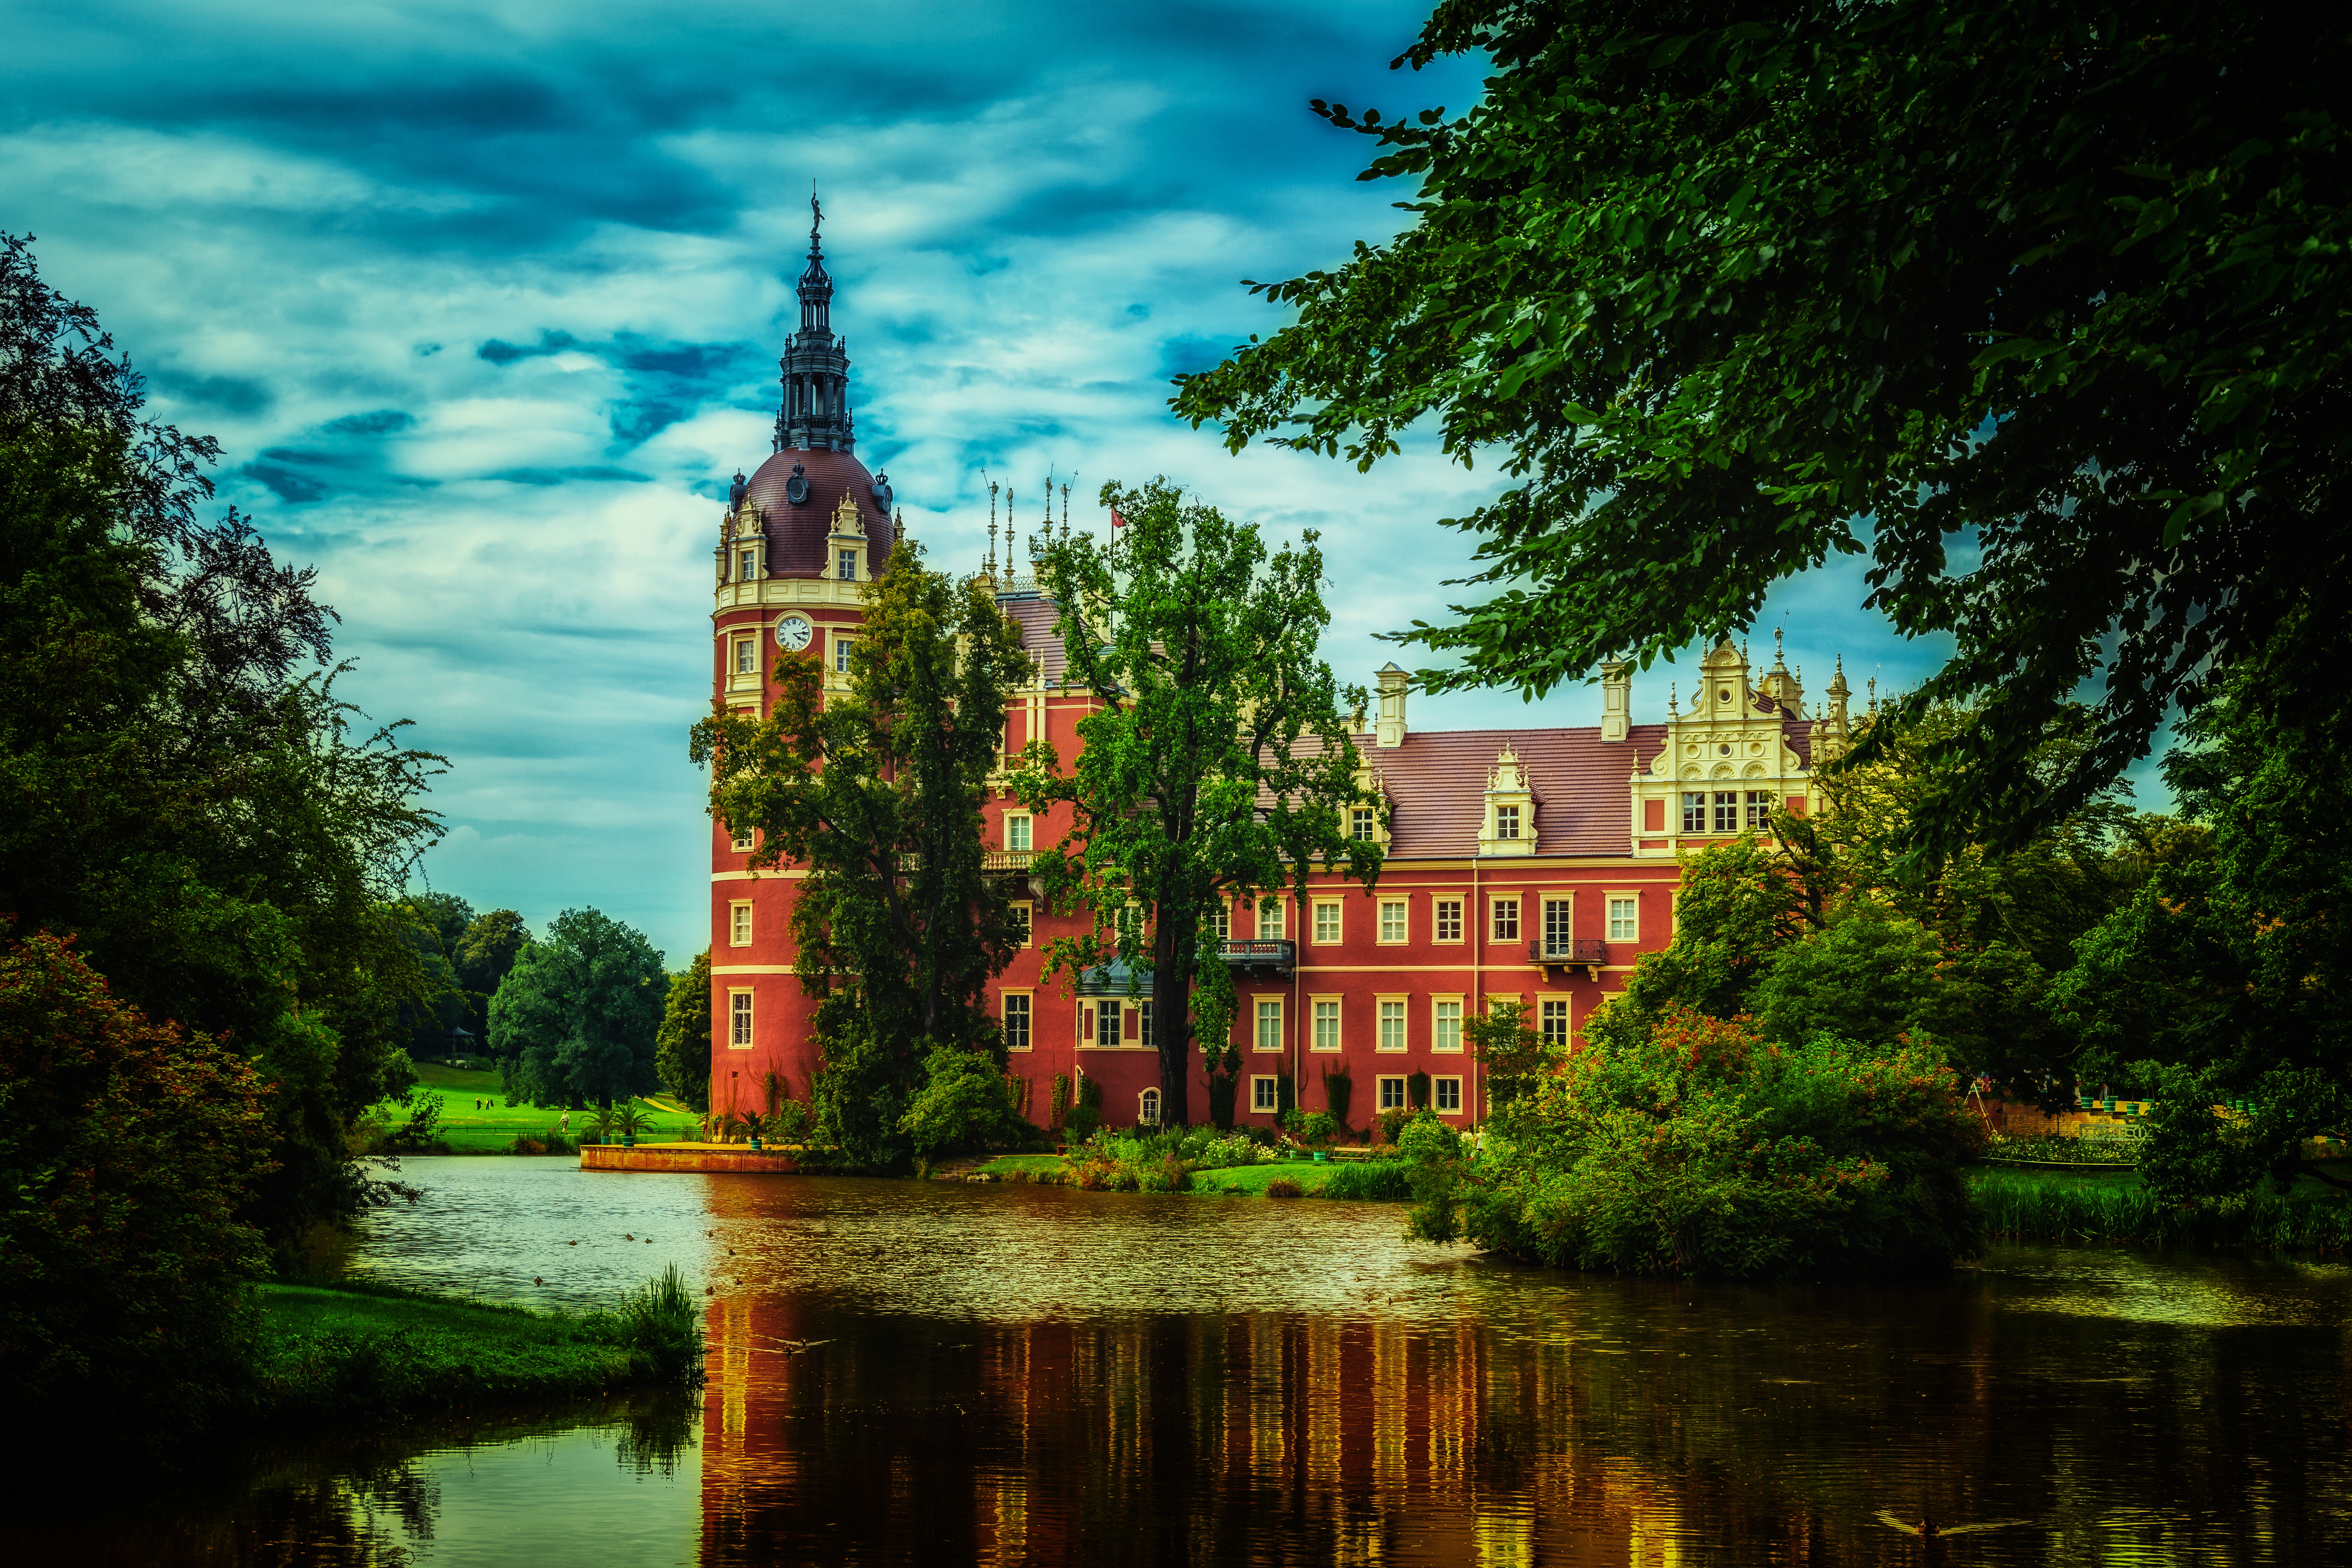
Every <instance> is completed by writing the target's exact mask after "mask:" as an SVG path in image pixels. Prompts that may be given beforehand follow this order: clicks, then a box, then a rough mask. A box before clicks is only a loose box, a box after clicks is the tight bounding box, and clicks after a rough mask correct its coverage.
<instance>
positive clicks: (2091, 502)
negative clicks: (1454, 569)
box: [1175, 0, 2352, 842]
mask: <svg viewBox="0 0 2352 1568" xmlns="http://www.w3.org/2000/svg"><path fill="white" fill-rule="evenodd" d="M1464 54H1470V55H1479V54H1483V55H1485V56H1486V57H1487V58H1491V59H1492V61H1493V64H1494V70H1493V73H1492V74H1491V75H1490V76H1489V77H1488V78H1487V79H1486V87H1485V91H1484V93H1483V95H1482V96H1481V98H1480V100H1479V101H1478V102H1477V103H1476V104H1475V106H1474V107H1473V108H1471V109H1470V110H1467V111H1466V112H1463V113H1458V114H1454V115H1451V116H1449V115H1447V114H1446V113H1445V112H1444V110H1426V111H1423V112H1421V113H1418V114H1416V115H1409V116H1402V117H1397V118H1388V117H1384V116H1382V115H1381V114H1380V113H1378V112H1374V111H1364V112H1360V113H1359V112H1356V111H1352V110H1349V109H1348V108H1347V107H1346V106H1344V105H1339V104H1329V105H1326V104H1323V103H1321V102H1319V101H1318V103H1317V105H1316V108H1317V110H1318V112H1319V113H1322V114H1323V115H1324V116H1325V117H1326V118H1328V120H1329V121H1331V122H1332V123H1333V124H1334V125H1336V126H1339V127H1340V128H1342V129H1347V130H1350V131H1355V132H1361V133H1363V134H1365V135H1368V136H1370V137H1371V138H1373V139H1374V140H1375V141H1376V142H1379V144H1380V146H1381V152H1380V153H1379V154H1378V155H1377V156H1376V158H1375V160H1374V161H1373V162H1372V163H1371V164H1370V167H1368V168H1367V169H1366V170H1365V171H1364V173H1363V174H1362V175H1361V176H1360V177H1361V178H1364V179H1370V180H1379V179H1402V180H1406V181H1409V182H1412V183H1413V185H1414V188H1415V194H1414V195H1413V196H1412V198H1411V199H1409V200H1407V201H1404V202H1402V203H1400V204H1399V205H1401V206H1402V207H1404V208H1405V209H1406V210H1408V211H1409V212H1411V213H1412V215H1413V218H1414V221H1413V225H1412V227H1411V228H1409V229H1408V230H1406V231H1405V232H1404V233H1403V234H1402V235H1400V236H1399V237H1397V238H1395V239H1394V240H1393V241H1391V242H1389V243H1386V244H1382V245H1377V246H1373V245H1359V246H1358V247H1357V248H1356V251H1355V253H1354V255H1353V256H1352V257H1351V258H1349V259H1348V260H1347V261H1346V262H1344V263H1343V264H1341V265H1339V266H1338V267H1335V268H1330V269H1328V270H1323V271H1316V272H1311V273H1308V274H1307V275H1306V276H1304V277H1300V278H1297V279H1291V280H1289V281H1287V282H1283V283H1277V284H1271V285H1254V286H1253V287H1255V288H1259V289H1262V290H1263V291H1264V292H1265V293H1266V294H1267V296H1268V297H1269V298H1271V299H1273V300H1276V301H1277V302H1279V303H1282V304H1285V305H1287V306H1289V307H1291V308H1292V309H1294V310H1296V311H1297V323H1296V324H1295V325H1293V326H1291V327H1288V328H1286V329H1285V330H1283V331H1278V332H1276V334H1274V335H1273V336H1272V337H1271V338H1269V339H1267V340H1266V341H1265V342H1252V343H1250V344H1248V345H1244V346H1243V347H1242V348H1240V349H1238V350H1236V351H1235V353H1234V355H1233V357H1232V358H1231V359H1229V360H1228V361H1227V362H1226V363H1223V364H1222V365H1220V366H1218V367H1216V368H1214V369H1213V370H1211V371H1209V372H1206V373H1204V374H1200V375H1195V376H1191V377H1187V378H1184V379H1183V380H1182V381H1181V384H1180V390H1179V395H1177V397H1176V399H1175V405H1176V407H1177V408H1178V410H1179V411H1180V412H1181V413H1182V414H1184V415H1186V416H1190V417H1191V418H1192V420H1193V421H1194V422H1195V423H1196V424H1198V423H1201V422H1203V421H1211V420H1213V421H1217V422H1220V423H1221V424H1222V425H1223V427H1224V430H1225V432H1226V436H1227V439H1228V441H1229V443H1230V444H1232V445H1233V446H1234V447H1236V448H1238V447H1240V446H1241V445H1242V444H1244V443H1245V442H1246V441H1249V440H1251V439H1253V438H1256V437H1262V436H1263V437H1270V438H1273V439H1276V440H1278V441H1281V442H1286V443H1288V444H1290V445H1294V446H1297V447H1303V448H1306V449H1310V450H1316V451H1321V452H1325V453H1328V454H1332V455H1339V454H1340V453H1342V452H1344V453H1345V454H1346V455H1347V456H1348V457H1349V458H1353V459H1354V460H1355V461H1356V462H1358V463H1359V464H1360V465H1369V464H1370V463H1371V462H1373V461H1375V460H1377V459H1378V458H1381V457H1382V456H1384V455H1387V454H1389V453H1391V452H1394V451H1395V450H1397V444H1398V438H1399V435H1400V433H1401V432H1402V430H1403V429H1404V428H1405V427H1406V426H1409V425H1412V423H1413V422H1414V421H1416V420H1420V419H1423V418H1424V417H1427V418H1430V419H1433V421H1434V422H1435V424H1436V425H1437V427H1438V428H1439V430H1440V431H1441V432H1442V436H1443V439H1444V446H1445V449H1446V450H1447V451H1448V452H1449V453H1451V454H1453V455H1454V457H1456V458H1459V459H1460V460H1462V461H1463V462H1465V463H1467V462H1469V461H1471V460H1472V458H1474V457H1475V456H1476V455H1478V454H1479V453H1481V452H1482V451H1483V452H1486V453H1489V454H1491V455H1492V456H1493V457H1494V458H1496V459H1497V460H1499V461H1500V463H1501V464H1502V467H1503V469H1504V472H1505V473H1506V475H1507V476H1508V478H1509V479H1510V481H1511V483H1510V486H1509V488H1507V489H1505V490H1504V491H1503V492H1502V493H1501V494H1500V495H1498V496H1497V497H1496V499H1495V500H1493V501H1492V502H1491V503H1489V504H1488V505H1486V506H1485V507H1483V508H1481V509H1480V510H1477V511H1475V512H1474V513H1472V514H1471V515H1470V516H1468V517H1465V518H1462V519H1459V520H1456V521H1455V524H1454V525H1455V526H1457V527H1461V528H1464V529H1466V530H1468V531H1472V532H1473V533H1475V534H1476V535H1477V536H1478V538H1479V540H1480V542H1481V549H1480V556H1479V559H1480V561H1481V563H1483V570H1482V571H1481V573H1480V574H1478V575H1476V576H1475V577H1474V578H1472V579H1470V583H1471V584H1473V585H1475V586H1478V587H1483V588H1486V589H1490V590H1492V592H1491V595H1490V596H1489V597H1487V598H1486V599H1485V600H1483V601H1481V602H1476V603H1473V604H1470V605H1465V606H1458V607H1457V611H1456V613H1457V615H1458V616H1459V617H1460V618H1459V619H1458V620H1456V621H1455V622H1454V623H1453V624H1450V625H1445V626H1417V627H1416V628H1415V629H1414V631H1413V632H1412V637H1413V639H1414V640H1416V641H1418V642H1419V643H1421V644H1422V645H1423V646H1424V647H1427V648H1429V649H1430V650H1431V651H1432V652H1433V653H1440V654H1450V655H1456V656H1459V658H1460V663H1459V664H1458V665H1455V666H1454V667H1452V668H1445V669H1440V670H1433V671H1431V672H1428V673H1427V675H1426V676H1425V679H1428V680H1429V681H1430V682H1431V683H1432V684H1433V685H1436V686H1443V685H1446V684H1463V683H1470V682H1488V681H1507V682H1515V683H1518V684H1520V685H1522V686H1524V687H1526V688H1527V689H1530V690H1534V691H1541V690H1544V689H1548V688H1549V687H1550V686H1551V685H1553V684H1554V683H1556V682H1558V681H1560V680H1563V679H1577V678H1579V677H1581V676H1583V675H1584V674H1585V673H1586V672H1588V671H1590V670H1591V668H1594V666H1595V665H1597V664H1598V663H1599V662H1600V661H1601V659H1602V658H1606V657H1608V656H1610V655H1611V654H1612V653H1615V652H1618V651H1621V650H1628V649H1630V650H1633V651H1635V652H1636V653H1638V654H1639V655H1640V656H1641V657H1642V658H1643V659H1644V660H1645V661H1646V660H1647V659H1649V658H1655V657H1659V656H1663V655H1668V654H1671V653H1672V652H1674V651H1675V650H1676V649H1679V648H1681V647H1686V646H1688V645H1689V644H1690V643H1691V642H1693V641H1694V640H1695V639H1696V638H1699V637H1712V636H1714V635H1716V634H1718V633H1721V632H1723V631H1725V630H1727V629H1728V628H1730V627H1732V626H1738V625H1741V624H1744V623H1746V622H1747V621H1748V618H1749V617H1751V616H1753V615H1754V614H1755V613H1756V611H1757V610H1758V608H1759V606H1760V605H1761V604H1762V602H1763V598H1764V595H1765V594H1766V592H1767V591H1768V589H1769V587H1770V586H1771V584H1773V583H1774V582H1775V581H1776V580H1777V579H1779V578H1780V577H1783V576H1785V575H1787V574H1790V573H1794V572H1800V571H1803V570H1805V569H1807V568H1809V567H1812V566H1817V565H1819V564H1821V563H1822V562H1824V561H1825V560H1827V559H1828V557H1829V556H1831V555H1832V554H1852V555H1861V556H1864V557H1866V558H1867V560H1868V563H1869V565H1868V580H1869V583H1870V585H1871V590H1872V592H1871V597H1870V603H1871V604H1873V605H1875V606H1876V607H1877V608H1879V609H1880V610H1882V611H1883V612H1884V613H1885V615H1886V616H1887V617H1888V619H1889V621H1890V622H1891V623H1892V625H1893V626H1895V629H1896V630H1898V631H1900V632H1901V633H1903V634H1904V635H1906V636H1920V635H1926V634H1943V635H1948V636H1949V637H1951V638H1952V639H1953V641H1954V644H1955V647H1954V651H1953V653H1952V655H1951V657H1950V658H1949V659H1948V661H1947V663H1946V664H1945V666H1944V667H1943V668H1942V669H1941V670H1940V671H1939V672H1938V673H1937V675H1936V676H1935V677H1934V678H1933V679H1930V680H1929V681H1927V683H1926V684H1925V685H1924V686H1922V687H1921V688H1920V689H1918V690H1916V691H1915V692H1913V693H1911V694H1910V695H1909V696H1908V697H1907V698H1906V700H1904V702H1903V703H1902V704H1900V705H1899V706H1898V709H1897V716H1898V717H1901V718H1911V717H1916V715H1918V714H1920V713H1923V712H1925V711H1927V710H1928V709H1929V707H1930V706H1931V705H1933V704H1935V703H1937V702H1943V701H1952V700H1965V701H1967V702H1969V704H1971V706H1970V718H1969V723H1968V724H1967V725H1966V726H1965V727H1964V728H1963V729H1961V730H1960V731H1958V732H1956V733H1955V734H1953V735H1952V736H1950V737H1949V738H1948V741H1947V742H1946V746H1947V750H1948V752H1950V753H1951V754H1952V755H1953V756H1955V757H1956V758H1958V759H1961V760H1964V761H1965V762H1966V763H1967V764H1968V765H1967V766H1966V767H1965V768H1961V769H1958V770H1956V771H1955V773H1953V774H1952V776H1951V777H1950V778H1949V779H1948V788H1949V790H1950V792H1951V798H1952V799H1953V800H1954V801H1955V803H1957V804H1958V805H1961V806H1963V807H1965V810H1964V811H1963V812H1962V813H1960V814H1958V815H1955V816H1938V817H1936V818H1932V819H1929V820H1928V821H1926V822H1924V823H1922V824H1920V825H1919V829H1920V831H1921V833H1922V834H1923V835H1925V836H1927V837H1931V838H1949V837H1952V836H1955V835H1959V834H1963V833H1966V832H1970V831H1977V832H1990V834H1991V835H1992V836H1993V837H1994V838H1995V839H1996V840H1998V841H2001V842H2012V841H2015V840H2018V839H2021V838H2023V837H2027V836H2029V835H2030V833H2031V832H2032V830H2033V828H2035V827H2036V826H2040V825H2042V824H2045V823H2047V822H2049V821H2053V820H2056V819H2060V818H2063V817H2064V816H2067V815H2068V814H2070V813H2071V812H2073V811H2074V810H2075V809H2077V808H2079V807H2080V806H2081V805H2084V803H2085V802H2087V801H2088V800H2090V799H2091V798H2092V797H2093V795H2095V793H2096V792H2097V790H2098V789H2099V787H2100V786H2101V785H2102V784H2105V783H2106V782H2107V781H2109V780H2112V779H2114V778H2115V777H2116V776H2117V775H2118V774H2119V773H2120V772H2121V771H2122V769H2123V768H2125V767H2126V765H2127V764H2129V763H2131V762H2132V761H2134V760H2135V759H2137V757H2139V756H2140V755H2142V754H2144V753H2145V752H2146V749H2147V745H2148V743H2149V742H2150V739H2151V737H2152V736H2153V735H2155V734H2156V733H2157V731H2158V729H2159V727H2160V726H2161V725H2162V723H2163V722H2164V721H2165V719H2166V717H2167V714H2168V711H2169V710H2170V707H2171V705H2172V704H2174V703H2176V702H2187V703H2189V704H2192V705H2193V704H2194V703H2195V702H2197V701H2198V700H2201V698H2202V697H2203V695H2204V694H2205V692H2206V690H2207V689H2208V681H2209V678H2210V672H2211V671H2213V670H2214V669H2216V668H2225V667H2227V666H2228V665H2230V664H2231V663H2232V662H2235V661H2238V660H2240V659H2242V658H2246V657H2247V656H2248V655H2249V654H2250V653H2251V652H2252V650H2255V649H2258V648H2260V647H2263V645H2264V643H2265V641H2266V640H2267V639H2268V638H2269V637H2271V635H2272V634H2273V630H2274V628H2275V627H2276V626H2277V625H2278V624H2279V622H2280V620H2281V618H2282V617H2283V616H2285V615H2288V614H2290V613H2291V612H2292V611H2293V610H2294V607H2295V606H2297V605H2304V604H2314V605H2333V604H2336V603H2340V602H2341V601H2342V598H2343V594H2344V589H2345V586H2346V575H2347V573H2346V564H2347V563H2346V559H2345V540H2346V530H2345V525H2344V522H2343V521H2342V517H2343V510H2344V508H2343V498H2342V494H2341V488H2340V487H2341V485H2342V483H2343V480H2342V479H2341V478H2340V476H2341V475H2342V474H2343V473H2344V472H2345V471H2346V470H2347V463H2346V458H2347V445H2352V424H2347V416H2352V405H2347V388H2346V382H2345V359H2346V353H2347V345H2352V314H2347V312H2346V311H2345V310H2344V309H2343V305H2342V302H2343V300H2345V299H2346V298H2347V297H2352V247H2348V246H2347V240H2352V207H2347V181H2352V160H2347V156H2346V151H2347V150H2346V146H2345V142H2344V132H2343V125H2342V121H2343V119H2344V100H2345V93H2346V88H2345V85H2344V84H2345V83H2346V82H2347V80H2352V35H2347V31H2346V29H2345V28H2344V27H2343V26H2341V24H2340V21H2339V20H2338V19H2337V18H2336V17H2335V16H2333V15H2332V14H2331V13H2330V12H2329V11H2328V10H2327V8H2326V7H2324V6H2305V5H2294V6H2290V5H2278V4H2259V3H2257V4H2238V3H2231V4H2224V3H2222V0H2161V3H2158V4H2155V5H2139V6H2129V7H2124V6H2110V5H2104V4H2097V3H2094V0H2022V3H2011V0H2001V3H2000V4H1990V3H1985V0H1978V3H1975V4H1968V5H1957V6H1956V5H1952V4H1949V3H1948V0H1874V3H1872V4H1867V5H1850V4H1825V3H1822V0H1807V3H1796V4H1790V3H1787V0H1719V3H1714V4H1700V5H1691V4H1686V3H1682V0H1675V3H1672V4H1667V3H1663V0H1633V3H1630V4H1629V3H1620V0H1611V3H1608V4H1600V3H1596V0H1565V3H1559V4H1543V5H1537V4H1530V3H1528V0H1447V3H1444V4H1441V5H1438V7H1437V8H1436V10H1435V11H1434V12H1433V15H1432V16H1431V17H1430V19H1429V21H1428V23H1427V25H1426V26H1425V27H1424V28H1423V32H1422V35H1421V37H1420V38H1419V40H1418V41H1417V42H1416V43H1415V44H1414V46H1413V47H1412V49H1411V50H1410V51H1408V53H1407V54H1406V55H1405V56H1403V57H1402V58H1400V60H1399V61H1398V62H1397V63H1398V64H1399V65H1405V64H1411V65H1412V66H1414V67H1415V68H1418V67H1420V66H1423V65H1425V64H1428V63H1429V62H1431V61H1433V60H1434V59H1436V58H1440V57H1442V56H1453V55H1464ZM2094 675H2104V678H2105V687H2104V695H2103V696H2102V697H2101V699H2100V700H2099V703H2098V706H2097V709H2096V713H2095V726H2094V728H2093V731H2092V733H2091V735H2090V736H2089V739H2088V742H2087V744H2085V745H2084V747H2083V748H2082V749H2081V751H2080V752H2079V754H2077V755H2076V756H2075V757H2074V758H2073V759H2072V760H2071V761H2070V763H2068V765H2067V766H2066V767H2065V768H2064V769H2063V770H2062V771H2060V772H2059V773H2056V774H2055V775H2054V776H2053V775H2047V774H2042V773H2036V772H2035V771H2034V770H2032V768H2030V767H2028V766H2027V765H2026V763H2027V759H2028V758H2029V757H2030V756H2031V755H2032V752H2033V751H2034V749H2035V748H2036V747H2037V746H2038V745H2039V744H2040V743H2041V742H2042V740H2043V739H2044V738H2045V737H2046V735H2047V733H2048V732H2049V731H2051V729H2052V727H2053V723H2054V722H2055V721H2057V720H2058V719H2059V717H2060V715H2061V710H2062V705H2063V703H2064V702H2065V701H2066V700H2068V699H2069V697H2070V696H2071V695H2072V694H2073V693H2074V691H2075V690H2076V689H2077V687H2078V685H2079V684H2080V683H2081V682H2082V681H2083V680H2084V679H2085V678H2086V677H2089V676H2094Z"/></svg>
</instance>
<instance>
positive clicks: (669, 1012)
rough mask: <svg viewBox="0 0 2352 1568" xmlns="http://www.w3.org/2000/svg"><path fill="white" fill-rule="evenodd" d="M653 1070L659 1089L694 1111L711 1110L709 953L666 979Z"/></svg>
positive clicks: (705, 951) (696, 956)
mask: <svg viewBox="0 0 2352 1568" xmlns="http://www.w3.org/2000/svg"><path fill="white" fill-rule="evenodd" d="M654 1066H655V1068H656V1070H657V1071H658V1072H659V1073H660V1074H661V1080H662V1087H663V1088H665V1089H668V1090H669V1092H670V1094H671V1095H672V1097H674V1098H675V1099H676V1100H677V1102H678V1103H679V1104H681V1105H683V1106H686V1107H687V1108H688V1109H689V1110H709V1109H710V950H709V948H707V947H706V948H704V949H703V950H702V951H701V952H698V953H696V954H695V955H694V962H693V963H689V964H688V965H687V966H686V967H685V968H684V969H682V970H680V971H679V972H678V973H676V974H673V975H671V976H670V977H669V994H668V996H667V997H666V998H665V999H664V1001H663V1003H662V1020H661V1028H660V1030H659V1031H658V1032H657V1033H656V1036H655V1037H654Z"/></svg>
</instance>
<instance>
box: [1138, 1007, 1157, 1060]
mask: <svg viewBox="0 0 2352 1568" xmlns="http://www.w3.org/2000/svg"><path fill="white" fill-rule="evenodd" d="M1135 1018H1136V1024H1135V1043H1136V1044H1137V1045H1139V1046H1141V1047H1143V1048H1144V1049H1145V1050H1147V1051H1148V1050H1150V1049H1152V1048H1153V1047H1155V1046H1157V1045H1158V1044H1159V1042H1158V1041H1156V1040H1154V1039H1153V1038H1152V1037H1151V1004H1150V1003H1149V1002H1138V1003H1137V1004H1136V1005H1135Z"/></svg>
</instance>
